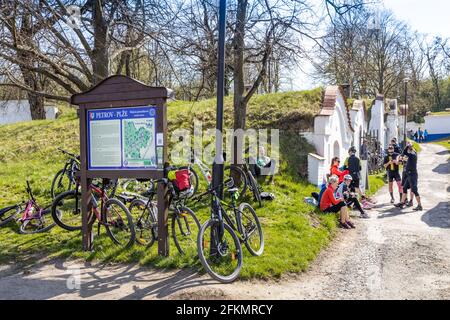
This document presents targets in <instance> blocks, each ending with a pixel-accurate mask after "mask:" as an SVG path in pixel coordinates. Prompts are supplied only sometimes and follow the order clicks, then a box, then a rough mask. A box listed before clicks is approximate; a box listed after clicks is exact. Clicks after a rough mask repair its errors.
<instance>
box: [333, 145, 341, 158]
mask: <svg viewBox="0 0 450 320" xmlns="http://www.w3.org/2000/svg"><path fill="white" fill-rule="evenodd" d="M333 157H341V147H340V146H339V142H337V141H335V142H334V145H333Z"/></svg>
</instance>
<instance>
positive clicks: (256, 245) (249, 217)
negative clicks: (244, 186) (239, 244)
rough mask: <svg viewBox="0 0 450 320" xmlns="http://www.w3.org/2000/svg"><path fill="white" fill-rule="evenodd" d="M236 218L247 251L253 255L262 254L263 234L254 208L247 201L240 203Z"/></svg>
mask: <svg viewBox="0 0 450 320" xmlns="http://www.w3.org/2000/svg"><path fill="white" fill-rule="evenodd" d="M236 220H237V223H238V228H239V231H240V232H241V234H242V236H243V238H244V244H245V246H246V247H247V249H248V251H249V252H250V253H251V254H252V255H254V256H260V255H262V253H263V252H264V234H263V231H262V228H261V223H260V222H259V219H258V216H257V215H256V212H255V209H253V208H252V206H251V205H249V204H248V203H241V205H240V206H239V209H238V212H237V218H236Z"/></svg>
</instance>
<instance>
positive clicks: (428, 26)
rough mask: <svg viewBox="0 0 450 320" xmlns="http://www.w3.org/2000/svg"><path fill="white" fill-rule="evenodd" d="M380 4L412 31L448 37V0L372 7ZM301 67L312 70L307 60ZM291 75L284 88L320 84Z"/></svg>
mask: <svg viewBox="0 0 450 320" xmlns="http://www.w3.org/2000/svg"><path fill="white" fill-rule="evenodd" d="M312 2H313V3H315V5H316V9H318V10H319V11H320V10H323V8H324V6H323V4H324V0H312ZM367 2H370V0H367ZM374 2H376V0H374ZM380 5H381V6H384V7H385V8H387V9H390V10H392V11H393V12H394V14H395V16H396V17H397V19H399V20H402V21H405V22H407V23H408V24H409V25H410V26H411V29H412V30H414V31H418V32H419V33H422V34H428V35H429V36H430V37H434V36H441V37H443V38H450V0H383V1H381V3H380V4H377V5H374V7H375V8H376V6H380ZM302 69H303V70H305V71H306V72H312V71H313V67H312V65H311V63H310V62H308V61H305V62H304V63H303V65H302ZM293 77H294V79H293V83H292V87H291V85H290V84H287V83H286V84H284V88H285V89H286V90H291V89H294V90H301V89H310V88H314V87H317V86H318V85H320V83H314V82H313V80H312V79H311V77H310V76H309V75H308V74H305V73H303V72H296V73H295V76H293Z"/></svg>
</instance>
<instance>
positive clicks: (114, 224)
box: [51, 179, 136, 248]
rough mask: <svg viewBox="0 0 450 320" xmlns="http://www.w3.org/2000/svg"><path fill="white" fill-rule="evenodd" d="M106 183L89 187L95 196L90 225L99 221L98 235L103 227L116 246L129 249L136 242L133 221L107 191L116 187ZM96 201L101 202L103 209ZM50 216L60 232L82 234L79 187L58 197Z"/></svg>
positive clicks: (91, 203) (113, 184) (90, 212)
mask: <svg viewBox="0 0 450 320" xmlns="http://www.w3.org/2000/svg"><path fill="white" fill-rule="evenodd" d="M106 181H107V179H103V181H102V186H101V187H99V186H97V185H95V184H94V183H92V184H91V185H90V186H89V188H90V189H91V191H92V194H91V201H90V203H89V207H90V211H89V212H88V219H89V221H88V223H89V224H93V223H94V222H95V220H97V221H98V224H97V230H98V231H97V233H98V235H100V228H101V226H104V227H105V229H106V233H107V234H108V236H109V237H110V238H111V240H112V241H113V242H114V243H115V244H117V245H122V246H124V247H126V248H128V247H130V246H132V245H133V243H134V241H135V239H136V234H135V229H134V223H133V218H132V216H131V214H130V212H129V210H128V209H127V207H126V206H125V204H123V203H122V202H121V201H120V200H118V199H115V198H110V197H109V196H108V193H107V190H108V189H109V188H115V186H117V183H116V182H112V183H111V182H110V183H109V184H108V183H106ZM97 199H99V200H100V207H99V204H98V200H97ZM57 211H60V212H61V215H60V216H58V215H57ZM51 213H52V217H53V219H54V221H55V223H56V224H57V225H58V226H60V227H61V228H63V229H65V230H67V231H76V230H81V227H82V225H81V223H82V221H81V192H80V188H79V185H78V183H77V186H76V187H75V189H74V190H70V191H66V192H63V193H61V194H60V195H58V196H56V198H55V199H54V200H53V204H52V208H51Z"/></svg>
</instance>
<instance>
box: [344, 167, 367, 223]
mask: <svg viewBox="0 0 450 320" xmlns="http://www.w3.org/2000/svg"><path fill="white" fill-rule="evenodd" d="M352 180H353V178H352V176H351V175H349V174H348V175H346V176H345V177H344V181H343V182H342V183H341V184H340V185H339V187H338V188H337V190H336V199H341V200H343V201H345V203H346V204H347V206H348V207H351V206H354V207H355V208H356V209H357V210H358V211H359V212H360V214H361V216H360V217H361V218H363V219H368V218H370V217H369V215H368V214H367V213H365V212H364V210H363V208H362V207H361V204H360V203H359V201H358V198H357V196H356V194H355V193H354V192H351V189H350V186H351V183H352Z"/></svg>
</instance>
